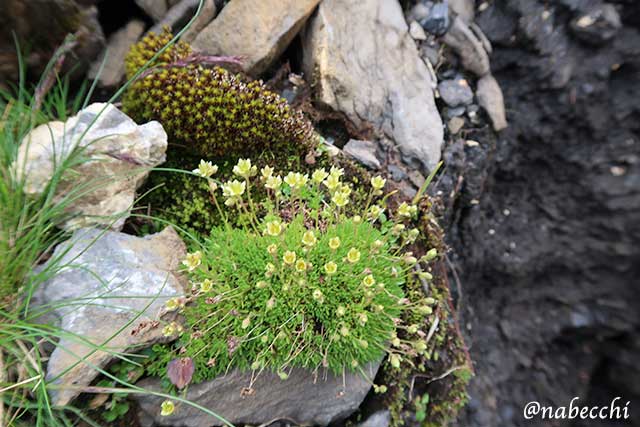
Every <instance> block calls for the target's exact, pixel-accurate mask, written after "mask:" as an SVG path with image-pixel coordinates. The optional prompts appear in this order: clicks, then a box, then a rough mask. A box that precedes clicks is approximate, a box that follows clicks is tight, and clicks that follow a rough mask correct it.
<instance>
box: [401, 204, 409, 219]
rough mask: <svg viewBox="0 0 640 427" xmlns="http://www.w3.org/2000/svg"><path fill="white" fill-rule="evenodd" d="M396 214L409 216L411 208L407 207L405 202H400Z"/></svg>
mask: <svg viewBox="0 0 640 427" xmlns="http://www.w3.org/2000/svg"><path fill="white" fill-rule="evenodd" d="M398 215H400V216H404V217H407V218H408V217H410V216H411V209H410V208H409V205H408V204H407V202H402V203H401V204H400V206H398Z"/></svg>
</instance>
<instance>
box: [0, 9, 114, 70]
mask: <svg viewBox="0 0 640 427" xmlns="http://www.w3.org/2000/svg"><path fill="white" fill-rule="evenodd" d="M68 34H73V35H74V36H75V45H74V46H73V48H71V50H70V51H69V52H67V54H66V61H65V62H64V66H63V68H62V72H63V73H64V72H68V71H70V70H72V69H73V71H74V73H73V76H75V77H78V76H82V77H84V73H85V72H86V70H87V68H88V67H89V65H90V63H91V61H93V59H94V58H95V57H96V56H97V55H98V54H99V53H100V51H101V50H102V49H103V48H104V44H105V40H104V34H103V32H102V28H101V27H100V23H99V22H98V9H97V8H96V7H95V6H83V5H81V4H79V3H78V2H76V1H74V0H40V1H24V0H0V81H2V80H5V81H8V82H17V81H18V79H19V77H20V76H19V62H18V56H17V55H16V44H15V43H16V40H15V39H14V35H15V38H16V39H17V41H18V42H19V44H20V47H21V48H22V50H23V52H22V53H23V54H24V53H26V51H25V47H27V46H28V47H29V51H28V56H25V57H24V58H23V60H24V62H25V65H26V66H28V68H29V74H30V75H33V76H38V75H40V74H41V73H43V72H44V70H45V68H46V66H47V63H48V62H49V61H50V59H51V55H52V53H53V52H54V51H55V50H56V49H57V48H59V47H60V46H61V45H62V44H63V42H64V40H65V37H66V36H67V35H68Z"/></svg>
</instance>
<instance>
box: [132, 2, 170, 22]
mask: <svg viewBox="0 0 640 427" xmlns="http://www.w3.org/2000/svg"><path fill="white" fill-rule="evenodd" d="M136 4H137V5H138V6H140V9H142V10H144V12H145V13H146V14H147V15H148V16H149V17H151V18H152V19H153V20H154V21H155V22H158V21H160V20H162V18H164V15H165V14H166V13H167V9H168V7H167V2H166V0H136Z"/></svg>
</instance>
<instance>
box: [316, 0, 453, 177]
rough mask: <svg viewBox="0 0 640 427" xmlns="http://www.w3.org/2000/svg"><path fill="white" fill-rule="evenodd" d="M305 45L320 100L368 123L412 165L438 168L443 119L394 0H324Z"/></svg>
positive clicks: (362, 123) (358, 122)
mask: <svg viewBox="0 0 640 427" xmlns="http://www.w3.org/2000/svg"><path fill="white" fill-rule="evenodd" d="M354 17H357V19H355V18H354ZM373 28H375V29H376V31H372V29H373ZM303 50H304V61H303V65H304V70H305V74H306V75H307V76H309V77H313V79H314V83H315V85H316V89H317V94H318V100H319V101H320V103H322V104H324V105H326V106H328V107H330V108H333V109H334V110H337V111H342V112H344V113H345V114H346V115H347V117H348V118H349V119H350V120H351V121H352V122H353V123H354V124H355V125H356V126H361V127H367V126H369V125H373V128H374V130H375V131H377V132H378V133H379V134H383V136H385V137H388V138H390V139H392V140H393V141H394V142H395V144H396V145H397V147H398V149H399V150H400V152H401V154H402V156H403V159H404V161H405V162H407V163H408V164H410V165H411V166H412V167H415V168H420V169H423V170H425V171H428V170H431V169H433V168H434V167H435V166H436V164H437V163H438V161H439V160H440V151H441V147H442V141H443V128H442V120H441V119H440V115H439V113H438V110H437V108H436V106H435V102H434V98H433V88H432V80H431V77H430V74H429V71H428V70H427V67H426V65H425V63H424V61H423V60H422V59H421V58H420V55H419V54H418V50H417V48H416V44H415V42H414V41H413V39H412V38H411V36H410V35H409V32H408V26H407V23H406V21H405V19H404V16H403V15H402V9H401V7H400V5H399V3H398V2H397V1H395V0H363V1H357V2H355V1H353V2H350V1H342V0H323V1H322V3H320V5H319V6H318V11H317V13H316V14H315V15H314V16H313V17H312V18H311V19H310V21H309V24H308V26H307V28H306V29H305V31H304V33H303Z"/></svg>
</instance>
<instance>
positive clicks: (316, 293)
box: [311, 289, 324, 304]
mask: <svg viewBox="0 0 640 427" xmlns="http://www.w3.org/2000/svg"><path fill="white" fill-rule="evenodd" d="M311 295H312V296H313V299H314V300H316V301H318V302H319V303H321V304H322V303H323V302H324V295H323V293H322V291H321V290H320V289H314V290H313V292H312V294H311Z"/></svg>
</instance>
